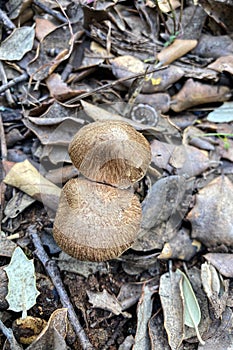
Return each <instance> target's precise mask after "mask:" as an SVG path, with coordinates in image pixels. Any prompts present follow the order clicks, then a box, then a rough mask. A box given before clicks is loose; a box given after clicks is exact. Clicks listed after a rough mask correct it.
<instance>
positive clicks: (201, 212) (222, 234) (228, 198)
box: [187, 176, 233, 249]
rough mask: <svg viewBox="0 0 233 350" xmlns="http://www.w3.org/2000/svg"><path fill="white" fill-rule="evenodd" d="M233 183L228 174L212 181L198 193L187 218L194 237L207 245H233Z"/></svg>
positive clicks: (230, 246)
mask: <svg viewBox="0 0 233 350" xmlns="http://www.w3.org/2000/svg"><path fill="white" fill-rule="evenodd" d="M232 212H233V184H232V182H231V181H230V180H229V179H228V178H227V177H226V176H219V177H217V178H216V179H214V180H213V181H211V182H210V183H209V184H208V185H207V186H205V187H204V188H203V189H201V190H200V191H199V193H198V194H197V195H196V204H195V206H194V208H193V209H192V210H191V211H190V212H189V214H188V216H187V218H188V219H189V220H190V221H191V224H192V237H193V238H196V239H197V240H199V241H200V242H202V243H203V244H205V245H206V246H207V247H215V246H217V245H221V244H224V245H226V246H227V247H228V248H229V249H232V247H233V237H232V232H233V222H232Z"/></svg>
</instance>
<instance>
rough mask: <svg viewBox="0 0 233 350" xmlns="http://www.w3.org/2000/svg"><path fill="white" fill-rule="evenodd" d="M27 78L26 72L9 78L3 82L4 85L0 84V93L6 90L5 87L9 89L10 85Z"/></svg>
mask: <svg viewBox="0 0 233 350" xmlns="http://www.w3.org/2000/svg"><path fill="white" fill-rule="evenodd" d="M27 78H28V74H27V73H26V72H25V73H23V74H21V75H19V76H18V77H16V78H14V79H12V80H10V81H9V82H7V83H5V84H4V85H2V86H0V94H1V93H2V92H4V91H6V90H7V89H10V88H11V87H12V86H14V85H16V84H18V83H21V82H22V81H24V80H27Z"/></svg>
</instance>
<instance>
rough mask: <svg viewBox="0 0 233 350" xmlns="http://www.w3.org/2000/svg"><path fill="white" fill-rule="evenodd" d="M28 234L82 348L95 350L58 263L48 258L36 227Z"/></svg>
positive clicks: (29, 228)
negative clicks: (65, 284) (80, 320)
mask: <svg viewBox="0 0 233 350" xmlns="http://www.w3.org/2000/svg"><path fill="white" fill-rule="evenodd" d="M28 233H29V235H30V237H31V239H32V241H33V244H34V246H35V248H36V250H35V254H36V255H37V257H38V258H39V260H40V261H41V262H42V264H43V265H44V267H45V269H46V271H47V273H48V275H49V276H50V278H51V280H52V282H53V284H54V286H55V287H56V290H57V293H58V295H59V297H60V300H61V303H62V305H63V307H65V308H67V312H68V317H69V320H70V322H71V324H72V326H73V328H74V331H75V333H76V335H77V337H78V338H79V341H80V343H81V346H82V348H83V349H84V350H94V347H93V345H92V344H91V343H90V341H89V339H88V338H87V336H86V333H85V331H84V329H83V328H82V326H81V324H80V322H79V319H78V317H77V315H76V313H75V311H74V308H73V305H72V304H71V302H70V299H69V297H68V295H67V293H66V290H65V288H64V285H63V282H62V279H61V276H60V272H59V269H58V267H57V265H56V262H55V261H52V260H51V259H50V258H49V257H48V255H47V253H46V252H45V250H44V248H43V245H42V243H41V240H40V238H39V236H38V234H37V230H36V226H35V225H31V226H29V227H28Z"/></svg>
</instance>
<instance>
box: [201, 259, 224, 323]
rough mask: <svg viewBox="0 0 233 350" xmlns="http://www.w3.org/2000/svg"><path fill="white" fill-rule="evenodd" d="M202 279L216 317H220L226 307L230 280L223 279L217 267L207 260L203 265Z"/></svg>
mask: <svg viewBox="0 0 233 350" xmlns="http://www.w3.org/2000/svg"><path fill="white" fill-rule="evenodd" d="M201 280H202V285H203V289H204V291H205V293H206V295H207V297H208V299H209V302H210V304H211V306H212V308H213V310H214V315H215V318H220V317H221V316H222V313H223V312H224V311H225V309H226V304H227V299H228V290H229V280H223V278H222V277H221V276H220V275H219V274H218V272H217V270H216V269H215V267H214V266H213V265H211V264H208V263H207V262H205V263H204V264H202V265H201Z"/></svg>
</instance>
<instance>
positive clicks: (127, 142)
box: [69, 120, 151, 188]
mask: <svg viewBox="0 0 233 350" xmlns="http://www.w3.org/2000/svg"><path fill="white" fill-rule="evenodd" d="M69 154H70V158H71V160H72V163H73V164H74V165H75V167H76V168H77V169H78V170H79V171H80V173H81V174H83V175H84V176H85V177H87V178H88V179H90V180H93V181H97V182H102V183H107V184H110V185H113V186H116V187H120V188H127V187H129V186H131V185H132V184H133V183H134V182H136V181H139V180H140V179H141V178H143V176H144V175H145V173H146V171H147V168H148V166H149V164H150V161H151V149H150V144H149V142H148V141H147V140H146V138H145V137H144V136H143V135H142V134H140V133H139V132H138V131H136V130H135V129H134V128H133V127H132V126H131V125H130V124H128V123H125V122H122V121H109V120H108V121H98V122H94V123H91V124H88V125H86V126H84V127H83V128H81V129H80V131H78V132H77V134H76V135H75V136H74V138H73V140H72V141H71V143H70V146H69Z"/></svg>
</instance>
